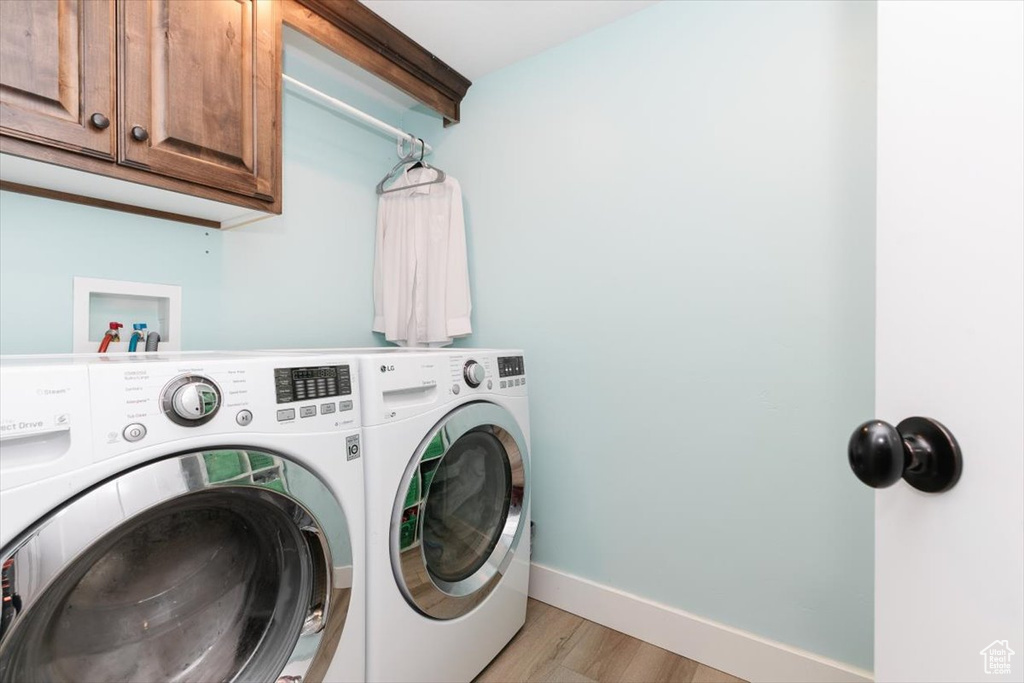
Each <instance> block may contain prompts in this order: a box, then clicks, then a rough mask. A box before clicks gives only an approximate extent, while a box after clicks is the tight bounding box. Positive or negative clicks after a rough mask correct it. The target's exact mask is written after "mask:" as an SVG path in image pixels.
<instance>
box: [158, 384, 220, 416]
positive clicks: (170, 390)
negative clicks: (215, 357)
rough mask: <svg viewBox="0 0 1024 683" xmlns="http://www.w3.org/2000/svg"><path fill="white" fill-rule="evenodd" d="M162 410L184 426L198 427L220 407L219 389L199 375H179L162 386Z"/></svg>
mask: <svg viewBox="0 0 1024 683" xmlns="http://www.w3.org/2000/svg"><path fill="white" fill-rule="evenodd" d="M161 402H162V404H163V411H164V413H165V414H166V415H167V417H169V418H170V419H171V420H172V421H174V422H176V423H178V424H180V425H182V426H185V427H198V426H199V425H201V424H206V423H207V422H209V421H210V420H212V419H213V416H214V415H216V414H217V410H219V409H220V389H218V388H217V385H216V384H214V383H213V380H209V379H207V378H205V377H200V376H199V375H185V376H184V377H179V378H177V379H175V380H174V381H173V382H171V383H170V384H168V385H167V386H166V387H165V388H164V393H163V398H162V401H161Z"/></svg>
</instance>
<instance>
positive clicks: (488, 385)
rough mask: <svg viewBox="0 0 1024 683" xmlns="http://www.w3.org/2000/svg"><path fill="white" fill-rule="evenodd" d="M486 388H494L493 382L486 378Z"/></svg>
mask: <svg viewBox="0 0 1024 683" xmlns="http://www.w3.org/2000/svg"><path fill="white" fill-rule="evenodd" d="M487 388H488V389H493V388H494V382H492V381H491V380H487Z"/></svg>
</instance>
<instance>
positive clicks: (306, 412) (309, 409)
mask: <svg viewBox="0 0 1024 683" xmlns="http://www.w3.org/2000/svg"><path fill="white" fill-rule="evenodd" d="M315 415H316V406H302V407H301V408H299V416H300V417H314V416H315Z"/></svg>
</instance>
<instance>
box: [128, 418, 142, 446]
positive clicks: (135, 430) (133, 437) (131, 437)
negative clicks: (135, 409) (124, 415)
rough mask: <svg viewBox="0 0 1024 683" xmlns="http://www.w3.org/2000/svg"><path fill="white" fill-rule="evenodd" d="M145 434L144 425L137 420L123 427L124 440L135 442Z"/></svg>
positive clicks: (140, 439)
mask: <svg viewBox="0 0 1024 683" xmlns="http://www.w3.org/2000/svg"><path fill="white" fill-rule="evenodd" d="M144 436H146V427H145V425H140V424H139V423H138V422H136V423H135V424H130V425H128V426H127V427H125V428H124V440H125V441H131V442H132V443H135V442H136V441H142V438H143V437H144Z"/></svg>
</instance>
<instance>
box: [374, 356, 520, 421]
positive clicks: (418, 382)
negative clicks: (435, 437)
mask: <svg viewBox="0 0 1024 683" xmlns="http://www.w3.org/2000/svg"><path fill="white" fill-rule="evenodd" d="M360 367H361V372H360V375H361V377H360V380H361V381H362V382H363V384H364V388H365V391H364V393H363V395H364V398H365V401H364V405H363V417H364V420H363V424H364V425H367V426H369V425H375V424H382V423H386V422H395V421H398V420H403V419H406V418H408V417H413V416H415V415H419V414H421V413H424V412H427V411H430V410H434V409H435V408H436V407H437V406H438V405H445V404H450V403H453V402H465V401H472V400H474V399H476V398H479V399H480V400H494V399H495V398H497V397H505V398H509V399H512V398H521V399H525V398H526V363H525V360H524V355H523V352H522V351H504V350H502V351H495V350H492V349H458V350H457V351H454V350H453V351H448V350H445V351H443V352H442V351H424V352H421V353H417V352H415V351H412V350H410V351H406V352H402V353H390V354H382V355H378V356H367V357H364V358H363V359H362V360H361V366H360Z"/></svg>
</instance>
